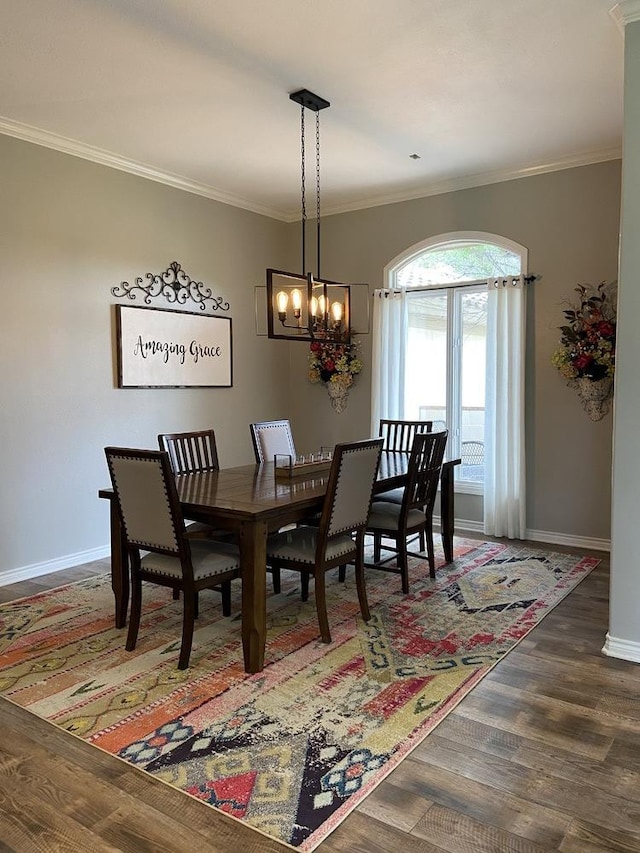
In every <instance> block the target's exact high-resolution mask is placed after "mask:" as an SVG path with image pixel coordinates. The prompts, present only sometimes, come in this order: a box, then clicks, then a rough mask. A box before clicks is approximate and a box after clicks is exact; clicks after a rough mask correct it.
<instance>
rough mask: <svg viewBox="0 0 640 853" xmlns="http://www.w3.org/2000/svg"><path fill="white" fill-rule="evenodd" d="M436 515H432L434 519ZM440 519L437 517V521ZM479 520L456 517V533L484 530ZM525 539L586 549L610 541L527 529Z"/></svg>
mask: <svg viewBox="0 0 640 853" xmlns="http://www.w3.org/2000/svg"><path fill="white" fill-rule="evenodd" d="M435 519H436V517H435V516H434V521H435ZM439 521H440V519H438V522H439ZM483 528H484V525H483V523H482V522H481V521H471V520H470V519H466V518H456V525H455V530H456V533H465V532H467V533H479V534H482V533H483V532H484V529H483ZM524 538H525V539H529V540H531V541H532V542H545V543H546V544H547V545H564V546H565V547H567V548H578V549H580V550H587V551H609V550H610V549H611V541H610V540H609V539H594V538H593V537H590V536H572V535H569V534H566V533H556V532H554V531H552V530H529V529H527V531H526V532H525V537H524Z"/></svg>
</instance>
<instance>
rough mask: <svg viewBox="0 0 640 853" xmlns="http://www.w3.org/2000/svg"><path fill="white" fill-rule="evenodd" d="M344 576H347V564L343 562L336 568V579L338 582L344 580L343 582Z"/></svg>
mask: <svg viewBox="0 0 640 853" xmlns="http://www.w3.org/2000/svg"><path fill="white" fill-rule="evenodd" d="M346 577H347V566H346V564H344V563H343V564H342V565H341V566H340V567H339V568H338V581H339V582H340V583H344V582H345V579H346Z"/></svg>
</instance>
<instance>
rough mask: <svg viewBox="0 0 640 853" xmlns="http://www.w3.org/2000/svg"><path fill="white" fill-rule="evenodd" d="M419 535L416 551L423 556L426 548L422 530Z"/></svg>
mask: <svg viewBox="0 0 640 853" xmlns="http://www.w3.org/2000/svg"><path fill="white" fill-rule="evenodd" d="M419 535H420V539H419V540H418V550H419V551H420V553H421V554H423V553H424V549H425V548H426V545H425V541H424V540H425V536H424V530H421V531H420V534H419Z"/></svg>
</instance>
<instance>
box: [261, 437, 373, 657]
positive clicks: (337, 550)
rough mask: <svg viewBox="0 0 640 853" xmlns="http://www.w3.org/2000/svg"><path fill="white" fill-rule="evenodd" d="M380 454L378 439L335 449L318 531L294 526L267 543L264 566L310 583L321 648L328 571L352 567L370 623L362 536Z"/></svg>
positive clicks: (324, 637) (327, 638)
mask: <svg viewBox="0 0 640 853" xmlns="http://www.w3.org/2000/svg"><path fill="white" fill-rule="evenodd" d="M381 450H382V439H369V440H367V441H357V442H353V443H351V444H337V445H336V448H335V451H334V455H333V460H332V463H331V469H330V472H329V481H328V484H327V492H326V495H325V499H324V504H323V508H322V515H321V517H320V524H319V526H317V527H305V526H299V527H296V528H294V529H293V530H287V531H281V532H279V533H275V534H273V535H272V536H269V538H268V539H267V560H268V562H269V563H270V564H271V565H273V566H277V567H280V568H287V569H294V570H295V571H298V572H301V573H302V574H303V576H305V575H306V576H312V577H313V578H314V581H315V597H316V610H317V613H318V622H319V625H320V635H321V637H322V641H323V642H324V643H330V642H331V632H330V630H329V620H328V617H327V601H326V591H325V574H326V572H327V571H328V570H329V569H332V568H334V567H336V566H340V565H343V564H345V563H351V562H354V563H355V568H356V585H357V589H358V601H359V603H360V612H361V614H362V618H363V619H364V620H365V622H366V621H368V620H369V606H368V604H367V592H366V586H365V579H364V533H365V528H366V526H367V518H368V516H369V509H370V507H371V499H372V494H373V486H374V484H375V481H376V477H377V474H378V465H379V464H380V454H381Z"/></svg>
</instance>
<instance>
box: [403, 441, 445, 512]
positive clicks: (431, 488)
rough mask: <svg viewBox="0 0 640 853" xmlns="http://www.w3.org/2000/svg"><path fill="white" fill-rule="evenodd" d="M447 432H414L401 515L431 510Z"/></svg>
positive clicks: (436, 489)
mask: <svg viewBox="0 0 640 853" xmlns="http://www.w3.org/2000/svg"><path fill="white" fill-rule="evenodd" d="M448 435H449V433H448V432H447V430H443V431H442V432H426V433H417V434H416V435H415V436H414V439H413V446H412V448H411V456H410V457H409V465H408V468H407V484H406V486H405V491H404V499H403V504H402V511H403V513H408V512H409V510H411V509H417V508H424V509H425V511H426V512H427V513H430V512H431V511H432V510H433V505H434V503H435V498H436V492H437V491H438V484H439V482H440V475H441V472H442V462H443V460H444V454H445V450H446V447H447V438H448Z"/></svg>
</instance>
